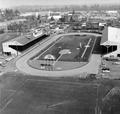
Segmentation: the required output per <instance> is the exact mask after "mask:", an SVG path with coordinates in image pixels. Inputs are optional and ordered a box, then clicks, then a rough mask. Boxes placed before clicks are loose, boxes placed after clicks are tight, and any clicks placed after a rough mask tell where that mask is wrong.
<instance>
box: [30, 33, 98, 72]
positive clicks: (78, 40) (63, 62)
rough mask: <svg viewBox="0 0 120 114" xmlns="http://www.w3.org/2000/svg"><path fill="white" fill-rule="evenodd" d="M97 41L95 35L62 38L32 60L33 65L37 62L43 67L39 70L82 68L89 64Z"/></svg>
mask: <svg viewBox="0 0 120 114" xmlns="http://www.w3.org/2000/svg"><path fill="white" fill-rule="evenodd" d="M96 39H97V37H95V36H93V35H85V34H84V35H79V34H78V35H65V36H62V37H60V38H58V39H57V40H56V41H54V42H53V43H51V44H50V45H48V46H47V47H46V48H44V49H43V50H41V51H40V52H39V53H37V54H36V55H35V56H34V57H33V58H32V61H33V64H32V65H35V62H37V63H39V64H40V66H41V67H39V68H40V69H43V70H45V69H47V70H48V69H49V70H66V69H72V68H77V67H81V66H83V65H85V64H86V63H88V62H89V58H90V56H91V54H92V51H93V49H94V45H95V43H96ZM33 67H34V66H33ZM35 67H36V66H35ZM53 67H54V68H53ZM56 67H57V69H56Z"/></svg>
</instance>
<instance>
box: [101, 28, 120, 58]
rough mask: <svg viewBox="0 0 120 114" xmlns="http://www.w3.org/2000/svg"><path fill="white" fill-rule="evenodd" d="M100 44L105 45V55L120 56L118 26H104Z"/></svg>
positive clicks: (119, 29) (119, 31) (119, 32)
mask: <svg viewBox="0 0 120 114" xmlns="http://www.w3.org/2000/svg"><path fill="white" fill-rule="evenodd" d="M101 45H102V46H105V47H106V50H107V54H106V55H105V56H107V57H109V56H114V57H120V28H115V27H106V28H105V29H104V31H103V37H102V40H101Z"/></svg>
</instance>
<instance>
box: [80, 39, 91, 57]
mask: <svg viewBox="0 0 120 114" xmlns="http://www.w3.org/2000/svg"><path fill="white" fill-rule="evenodd" d="M91 40H92V39H91V38H90V39H89V41H88V43H87V45H89V44H90V42H91ZM87 48H88V47H87V46H86V48H85V50H84V52H83V54H82V56H81V58H83V56H84V55H85V52H86V51H87Z"/></svg>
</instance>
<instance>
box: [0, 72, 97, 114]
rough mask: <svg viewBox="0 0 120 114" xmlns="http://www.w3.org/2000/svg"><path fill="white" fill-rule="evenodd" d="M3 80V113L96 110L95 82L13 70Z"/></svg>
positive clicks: (85, 112)
mask: <svg viewBox="0 0 120 114" xmlns="http://www.w3.org/2000/svg"><path fill="white" fill-rule="evenodd" d="M10 75H11V76H10ZM15 75H17V76H15ZM3 83H4V87H3V89H2V93H1V95H2V97H1V98H2V99H1V103H2V104H1V107H0V114H39V113H40V114H66V113H67V114H79V113H81V114H94V108H95V104H96V89H97V88H96V87H97V85H96V83H94V82H92V83H91V82H90V81H83V82H82V81H79V80H78V81H77V80H75V79H73V80H72V79H71V80H70V79H62V78H60V79H59V78H58V79H57V78H56V79H55V78H53V79H52V78H51V79H49V78H40V77H34V76H33V77H29V78H28V76H27V77H26V76H22V75H21V74H9V77H6V79H5V77H4V79H3Z"/></svg>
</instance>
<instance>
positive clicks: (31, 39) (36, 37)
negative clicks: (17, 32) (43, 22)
mask: <svg viewBox="0 0 120 114" xmlns="http://www.w3.org/2000/svg"><path fill="white" fill-rule="evenodd" d="M45 37H47V35H46V34H45V33H44V32H43V30H39V31H34V32H32V33H27V34H26V35H22V36H19V37H17V38H15V39H12V40H10V41H7V42H3V43H2V48H3V53H4V54H7V55H15V56H16V55H19V54H21V52H22V51H24V50H26V49H27V48H29V47H30V46H32V45H34V44H35V43H37V42H39V41H41V40H42V39H44V38H45Z"/></svg>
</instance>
